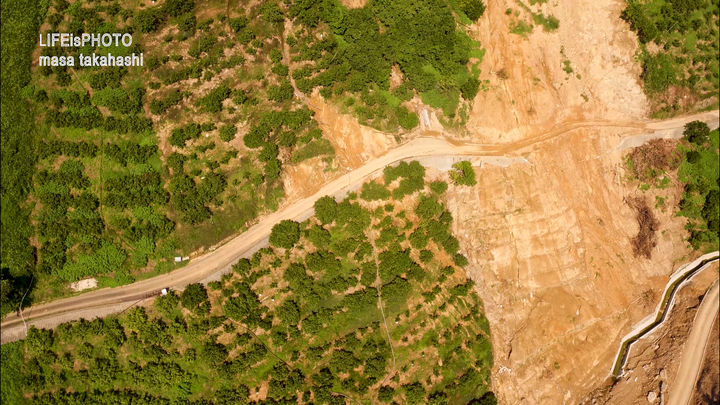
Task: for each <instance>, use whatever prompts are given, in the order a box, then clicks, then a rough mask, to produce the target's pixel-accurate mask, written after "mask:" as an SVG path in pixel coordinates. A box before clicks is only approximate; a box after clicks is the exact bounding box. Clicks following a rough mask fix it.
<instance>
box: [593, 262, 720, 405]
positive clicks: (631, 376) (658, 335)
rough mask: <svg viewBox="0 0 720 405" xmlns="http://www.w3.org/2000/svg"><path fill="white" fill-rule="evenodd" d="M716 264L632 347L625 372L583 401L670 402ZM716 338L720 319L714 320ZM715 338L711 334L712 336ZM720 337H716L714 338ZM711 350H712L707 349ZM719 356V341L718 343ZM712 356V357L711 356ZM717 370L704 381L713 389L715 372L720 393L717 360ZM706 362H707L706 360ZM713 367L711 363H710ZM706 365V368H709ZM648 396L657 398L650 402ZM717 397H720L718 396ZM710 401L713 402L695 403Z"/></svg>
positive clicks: (613, 403) (609, 403)
mask: <svg viewBox="0 0 720 405" xmlns="http://www.w3.org/2000/svg"><path fill="white" fill-rule="evenodd" d="M717 268H718V267H717V264H715V265H714V267H713V268H710V269H707V270H706V271H704V272H703V273H701V274H699V275H698V276H697V277H695V278H694V279H693V280H692V281H690V282H689V283H688V284H687V285H685V286H684V287H683V288H682V289H681V290H680V291H678V293H677V296H676V301H675V306H674V308H673V310H672V312H671V313H670V315H669V317H668V318H667V320H666V321H665V324H664V325H663V326H661V327H659V328H658V329H656V330H655V331H653V332H652V333H651V334H650V335H647V336H646V337H644V338H642V339H640V340H638V341H637V343H635V345H634V346H633V348H632V350H631V352H630V354H629V357H628V362H627V366H626V373H625V375H624V376H623V377H621V378H620V379H619V380H618V381H617V382H616V383H615V384H614V385H612V386H604V387H600V388H598V389H597V390H595V391H594V392H592V393H591V394H590V395H588V396H587V397H585V398H583V401H582V404H596V405H599V404H606V405H644V404H649V403H655V404H662V403H667V399H668V398H667V393H668V392H669V389H672V387H673V386H674V385H673V384H675V382H676V379H677V378H678V377H679V376H678V369H679V367H680V362H681V361H682V354H683V347H684V345H685V341H686V339H687V337H688V334H689V333H690V329H691V328H692V326H693V320H694V319H695V314H696V313H697V310H698V307H699V306H700V302H701V300H702V297H703V295H704V294H705V292H706V291H707V289H708V287H709V286H710V285H711V284H712V283H713V282H714V281H715V280H717ZM714 333H715V336H716V337H717V322H716V323H715V332H714ZM711 339H712V337H711ZM715 340H717V338H715ZM708 353H709V354H710V353H711V350H709V351H708ZM714 353H715V354H714V356H715V359H717V344H715V352H714ZM708 357H711V356H708ZM715 361H716V363H715V365H716V366H715V369H714V372H712V371H708V373H707V376H708V379H706V380H703V381H705V384H706V385H707V388H708V390H709V391H710V392H712V386H713V381H712V377H713V374H714V378H715V380H714V386H715V387H716V388H715V390H716V391H715V392H717V386H718V385H717V375H718V369H717V360H715ZM706 363H712V361H710V362H708V360H707V359H706ZM707 366H710V367H712V364H707ZM706 368H707V367H706ZM648 398H650V399H652V398H655V400H654V401H652V402H650V401H649V400H648ZM716 398H717V397H716ZM692 403H693V404H697V405H700V404H709V403H712V402H702V401H700V402H692Z"/></svg>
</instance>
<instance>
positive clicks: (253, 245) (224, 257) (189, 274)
mask: <svg viewBox="0 0 720 405" xmlns="http://www.w3.org/2000/svg"><path fill="white" fill-rule="evenodd" d="M717 116H718V111H714V112H710V113H701V114H696V115H693V116H688V117H682V118H675V119H672V120H666V121H657V122H627V123H611V122H607V121H586V122H575V123H568V124H561V125H558V126H557V127H556V128H555V129H553V130H552V131H550V132H548V133H545V134H540V135H538V136H534V137H530V138H527V139H523V140H521V141H517V142H512V143H507V144H464V143H451V142H448V141H445V140H442V139H439V138H429V137H419V138H416V139H413V140H411V141H409V142H407V143H405V144H403V145H401V146H399V147H398V148H396V149H393V150H391V151H389V152H388V153H387V154H385V155H384V156H381V157H379V158H376V159H373V160H370V161H368V162H366V163H365V164H364V165H363V166H362V167H359V168H357V169H355V170H353V171H351V172H348V173H346V174H345V175H342V176H340V177H338V178H337V179H335V180H332V181H330V182H329V183H327V184H326V185H325V186H324V187H323V188H322V189H320V191H318V192H317V193H315V194H314V195H312V196H311V197H308V198H304V199H300V200H298V201H295V202H293V203H291V204H290V205H288V206H286V207H284V208H283V209H281V210H280V211H277V212H275V213H272V214H269V215H268V216H266V217H264V218H263V219H262V220H261V221H260V222H259V223H257V224H256V225H255V226H253V227H252V228H250V229H249V230H248V231H246V232H245V233H243V234H241V235H239V236H237V237H235V238H234V239H232V240H231V241H230V242H228V243H226V244H225V245H223V246H221V247H219V248H217V249H216V250H214V251H212V252H209V253H207V254H205V255H203V256H201V257H199V258H197V259H193V260H191V261H190V263H189V264H188V265H187V266H185V267H183V268H182V269H178V270H175V271H173V272H171V273H168V274H163V275H160V276H157V277H153V278H150V279H146V280H142V281H138V282H135V283H133V284H129V285H125V286H121V287H116V288H105V289H101V290H95V291H91V292H87V293H84V294H81V295H79V296H75V297H71V298H65V299H62V300H57V301H53V302H49V303H45V304H39V305H36V306H34V307H31V308H27V309H25V310H24V311H23V314H22V315H23V317H24V321H23V319H22V318H21V316H20V315H19V314H18V313H16V314H10V315H8V316H7V317H6V318H5V321H4V322H3V323H2V325H0V331H1V336H0V342H1V343H6V342H11V341H14V340H18V339H22V338H23V337H24V335H25V324H24V322H27V323H28V324H34V325H38V326H46V325H50V324H49V323H48V322H50V320H51V319H53V318H54V319H55V321H54V323H58V321H59V322H66V321H69V320H73V319H79V318H81V317H83V315H81V314H83V313H84V314H86V313H87V310H89V309H95V310H97V311H98V312H101V313H103V315H106V314H107V312H108V311H110V312H119V311H121V310H122V309H120V308H126V307H127V306H129V305H132V304H133V303H136V302H138V301H140V300H143V299H144V298H147V297H148V295H149V294H152V293H154V292H157V291H159V290H161V289H162V288H166V287H170V288H172V289H178V290H180V289H183V288H184V287H185V286H186V285H188V284H191V283H195V282H199V281H202V280H205V279H207V278H208V277H210V276H212V275H213V274H216V273H218V272H226V271H228V269H229V268H230V266H231V265H232V264H234V263H235V262H236V261H237V260H238V259H239V258H241V257H243V256H245V255H248V254H252V253H251V252H254V251H255V250H257V248H258V246H261V245H262V244H263V243H264V241H266V240H267V238H268V235H269V234H270V230H271V229H272V227H273V225H275V224H276V223H278V222H280V221H281V220H284V219H304V218H307V217H309V216H310V215H312V209H313V204H314V203H315V201H316V200H317V199H318V198H320V197H322V196H325V195H335V196H337V195H338V194H342V193H343V192H344V190H348V189H352V188H353V187H354V188H357V187H358V185H359V184H361V183H362V182H363V181H364V180H365V179H367V178H368V177H371V176H373V175H378V174H379V173H380V172H381V171H382V169H383V168H384V167H385V166H387V165H390V164H393V163H395V162H398V161H401V160H408V159H415V158H424V157H432V156H436V157H438V156H461V157H462V156H465V157H467V156H473V157H475V158H476V159H477V158H479V157H482V156H487V157H488V159H495V160H496V161H497V160H498V158H499V161H501V162H503V163H505V162H506V161H505V160H504V159H502V158H503V156H504V155H506V154H512V153H513V152H518V151H520V150H521V149H523V148H526V147H528V146H531V145H534V144H537V143H540V142H544V141H547V140H549V139H553V138H555V137H557V136H560V135H562V134H564V133H567V132H569V131H572V130H575V129H579V128H599V127H618V128H638V129H645V130H647V131H657V130H666V129H678V128H682V127H683V126H684V125H685V123H687V122H690V121H694V120H702V121H706V122H712V121H713V120H716V119H717ZM489 163H491V162H489ZM249 252H250V253H249ZM108 308H114V310H110V309H108ZM43 320H45V321H46V322H42V321H43Z"/></svg>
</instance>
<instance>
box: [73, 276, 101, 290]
mask: <svg viewBox="0 0 720 405" xmlns="http://www.w3.org/2000/svg"><path fill="white" fill-rule="evenodd" d="M97 286H98V282H97V279H94V278H88V279H85V280H80V281H76V282H74V283H71V284H70V288H71V289H72V290H73V291H82V290H87V289H89V288H95V287H97Z"/></svg>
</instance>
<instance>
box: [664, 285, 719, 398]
mask: <svg viewBox="0 0 720 405" xmlns="http://www.w3.org/2000/svg"><path fill="white" fill-rule="evenodd" d="M719 298H720V286H719V285H718V284H717V283H716V284H715V285H713V287H711V288H710V291H708V293H707V294H706V295H705V298H703V301H702V304H700V309H698V312H697V314H696V315H695V320H694V321H693V327H692V331H690V336H689V337H688V340H687V342H685V348H684V351H683V357H682V363H681V364H680V371H679V372H678V377H677V380H675V383H674V384H673V385H672V386H670V393H669V401H668V404H669V405H687V404H688V403H690V399H691V398H692V394H693V391H694V389H695V382H696V381H697V379H698V373H699V372H700V368H701V367H702V364H703V358H704V357H705V347H706V346H707V343H708V337H709V336H710V331H711V329H712V326H713V323H714V322H715V319H716V318H717V316H718V312H720V303H718V299H719Z"/></svg>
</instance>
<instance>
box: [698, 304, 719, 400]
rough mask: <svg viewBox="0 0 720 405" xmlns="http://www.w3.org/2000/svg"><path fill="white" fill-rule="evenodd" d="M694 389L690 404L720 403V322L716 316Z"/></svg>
mask: <svg viewBox="0 0 720 405" xmlns="http://www.w3.org/2000/svg"><path fill="white" fill-rule="evenodd" d="M695 389H696V391H695V394H694V397H693V400H692V402H691V403H692V404H694V405H717V404H720V324H719V323H718V318H715V324H714V325H713V329H712V332H711V333H710V339H708V347H707V348H706V349H705V360H704V362H703V368H702V370H701V371H700V378H699V379H698V383H697V386H696V387H695Z"/></svg>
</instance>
